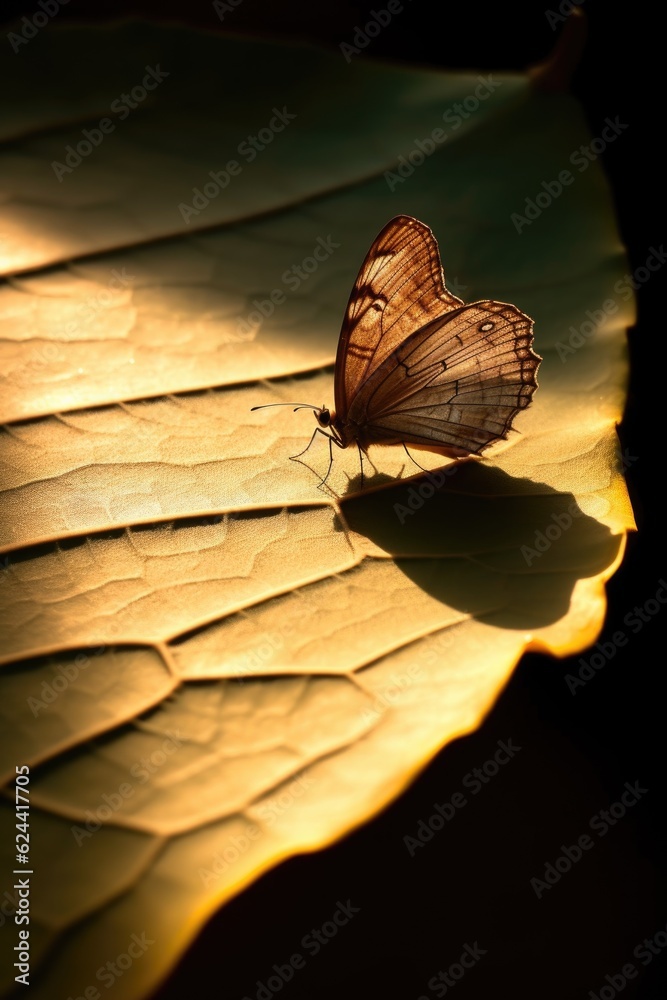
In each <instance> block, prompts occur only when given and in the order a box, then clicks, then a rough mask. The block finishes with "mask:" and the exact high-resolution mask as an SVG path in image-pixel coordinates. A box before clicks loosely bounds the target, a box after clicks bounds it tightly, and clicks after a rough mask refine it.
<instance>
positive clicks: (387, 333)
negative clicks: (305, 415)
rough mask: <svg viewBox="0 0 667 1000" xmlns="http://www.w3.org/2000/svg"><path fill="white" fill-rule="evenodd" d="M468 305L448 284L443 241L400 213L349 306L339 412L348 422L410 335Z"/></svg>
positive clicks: (338, 379) (339, 357)
mask: <svg viewBox="0 0 667 1000" xmlns="http://www.w3.org/2000/svg"><path fill="white" fill-rule="evenodd" d="M461 305H463V303H462V301H461V299H459V298H457V297H456V295H452V294H451V292H448V291H447V289H446V288H445V278H444V275H443V272H442V265H441V263H440V254H439V253H438V244H437V242H436V239H435V237H434V236H433V233H432V232H431V230H430V229H429V228H428V226H425V225H424V224H423V222H419V221H418V220H417V219H413V218H412V217H411V216H408V215H399V216H397V217H396V218H395V219H392V220H391V222H389V223H387V225H386V226H385V227H384V229H383V230H382V232H381V233H380V234H379V236H378V237H377V239H376V240H375V242H374V243H373V245H372V247H371V248H370V250H369V251H368V254H367V255H366V259H365V261H364V263H363V264H362V266H361V270H360V271H359V275H358V276H357V280H356V282H355V283H354V288H353V289H352V294H351V295H350V300H349V302H348V305H347V309H346V311H345V319H344V320H343V327H342V329H341V333H340V339H339V342H338V353H337V354H336V373H335V385H334V395H335V401H336V414H337V416H338V419H339V420H340V421H341V422H342V423H345V421H346V418H347V414H348V411H349V408H350V406H351V404H352V401H353V400H354V398H355V396H356V395H357V393H358V392H359V390H360V388H361V386H362V385H364V383H365V382H366V381H367V380H368V379H369V378H370V377H371V376H372V375H373V373H374V372H375V371H377V370H378V368H380V366H381V365H382V364H383V362H385V361H386V359H387V358H388V357H389V356H390V355H391V354H392V353H393V352H394V351H395V350H396V349H397V348H398V347H399V346H400V345H401V344H402V343H403V342H404V341H405V340H406V338H407V337H409V336H410V335H411V334H413V333H414V332H415V330H419V329H421V328H422V327H424V326H426V325H427V324H428V323H430V322H431V321H432V320H434V319H437V318H438V317H442V316H443V315H444V314H446V313H447V312H448V311H451V310H453V309H457V308H458V307H459V306H461Z"/></svg>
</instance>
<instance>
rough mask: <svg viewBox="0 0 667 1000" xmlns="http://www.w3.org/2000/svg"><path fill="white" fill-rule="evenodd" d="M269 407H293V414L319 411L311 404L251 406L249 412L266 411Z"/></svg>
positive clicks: (264, 404)
mask: <svg viewBox="0 0 667 1000" xmlns="http://www.w3.org/2000/svg"><path fill="white" fill-rule="evenodd" d="M269 406H293V407H294V412H295V413H296V411H297V410H301V409H304V410H314V411H315V412H317V411H318V410H319V409H320V407H319V406H314V405H313V404H312V403H263V404H262V405H261V406H251V407H250V412H251V413H252V411H253V410H266V409H267V408H268V407H269Z"/></svg>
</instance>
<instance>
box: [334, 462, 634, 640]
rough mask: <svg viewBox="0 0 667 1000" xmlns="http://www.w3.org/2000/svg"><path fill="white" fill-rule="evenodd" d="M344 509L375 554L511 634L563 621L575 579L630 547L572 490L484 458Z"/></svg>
mask: <svg viewBox="0 0 667 1000" xmlns="http://www.w3.org/2000/svg"><path fill="white" fill-rule="evenodd" d="M373 485H374V483H373ZM595 500H596V501H597V504H598V510H599V512H600V513H603V512H604V509H606V506H607V505H606V502H605V501H604V500H602V499H601V498H600V497H595ZM341 511H342V514H343V518H344V520H345V523H346V525H347V527H348V528H349V529H350V531H352V532H354V533H356V534H358V535H360V536H362V537H363V538H364V539H366V540H367V542H366V543H365V544H366V547H367V548H368V550H369V554H370V555H371V556H373V555H376V556H378V557H386V556H387V555H389V556H391V557H392V558H393V559H394V561H395V563H396V565H397V566H398V568H399V569H400V570H401V572H403V573H404V574H405V575H406V576H407V577H409V578H410V579H411V580H412V581H413V582H414V583H415V584H417V585H418V586H419V587H420V588H421V589H422V590H423V591H425V592H426V593H427V594H429V595H430V596H431V597H433V598H436V599H437V600H438V601H441V602H442V603H443V604H445V605H447V606H448V607H451V608H453V609H456V610H457V611H459V612H463V613H465V614H466V615H468V616H469V617H471V618H475V619H477V620H480V621H484V622H486V623H488V624H493V625H497V626H500V627H502V628H508V629H534V628H540V627H543V626H546V625H549V624H552V623H553V622H556V621H558V620H559V619H561V618H562V617H563V616H564V615H565V614H566V613H567V610H568V608H569V606H570V602H571V598H572V593H573V591H574V588H575V586H576V584H577V582H578V581H579V580H581V579H585V578H589V577H594V576H597V575H598V574H599V573H601V572H603V571H604V570H605V569H607V568H608V567H609V566H610V565H612V564H613V562H614V560H615V559H616V558H617V557H618V554H619V549H620V546H621V545H622V543H623V536H622V535H614V534H612V532H611V531H610V530H609V528H608V527H607V526H606V525H605V524H603V523H601V522H600V521H599V520H597V519H596V517H595V516H592V515H591V514H586V513H585V512H584V511H583V510H582V509H581V507H580V506H579V504H578V503H577V501H576V500H575V498H574V495H573V494H572V493H569V492H559V491H558V490H555V489H553V487H551V486H548V485H547V484H545V483H540V482H535V481H533V480H530V479H520V478H515V477H512V476H510V475H508V474H507V473H505V472H502V471H500V470H499V469H497V468H493V467H491V466H488V465H485V464H484V463H483V462H476V461H471V462H458V463H454V464H452V465H450V466H447V467H445V468H444V469H440V470H434V471H433V472H431V473H428V474H426V475H422V476H415V477H413V478H411V479H408V480H400V481H398V482H394V484H393V485H392V486H390V487H384V488H380V489H377V490H372V491H370V492H366V493H361V494H360V493H357V494H352V493H349V494H348V495H347V496H345V497H344V498H342V500H341ZM368 542H370V543H371V544H370V546H369V545H368ZM362 544H363V543H362Z"/></svg>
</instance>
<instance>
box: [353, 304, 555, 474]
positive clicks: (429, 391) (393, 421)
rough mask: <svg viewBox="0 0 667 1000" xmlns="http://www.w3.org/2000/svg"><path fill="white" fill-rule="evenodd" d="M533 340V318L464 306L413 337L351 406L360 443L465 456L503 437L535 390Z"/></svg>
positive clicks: (495, 307) (503, 308)
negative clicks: (406, 446) (408, 446)
mask: <svg viewBox="0 0 667 1000" xmlns="http://www.w3.org/2000/svg"><path fill="white" fill-rule="evenodd" d="M532 341H533V321H532V320H531V319H530V317H529V316H526V315H525V313H522V312H521V311H520V310H519V309H517V308H516V307H515V306H513V305H509V304H507V303H504V302H492V301H483V302H474V303H472V304H470V305H466V306H462V307H461V308H459V309H456V310H455V311H453V312H448V313H446V314H445V315H444V316H442V317H440V318H439V319H436V320H434V321H432V322H431V323H429V324H428V325H427V326H425V327H423V328H422V329H421V330H417V331H416V332H413V334H412V336H410V337H408V338H407V339H406V340H405V341H404V343H403V344H401V345H400V346H399V347H397V348H396V349H395V350H394V351H393V352H392V354H391V356H390V357H388V358H386V359H385V360H384V362H383V363H382V365H381V366H380V367H379V368H377V369H376V370H375V371H374V372H373V374H372V375H371V377H370V378H369V379H368V380H367V381H366V382H365V383H364V385H363V386H362V388H361V389H360V391H359V392H358V394H357V396H356V397H355V399H354V401H353V404H352V406H351V407H350V412H349V414H348V419H349V421H350V422H351V423H352V424H353V425H354V426H355V427H357V428H361V435H360V443H361V444H362V445H368V444H373V443H377V444H390V443H396V442H405V443H406V444H413V445H416V446H421V447H424V448H430V449H431V450H433V451H439V452H441V453H442V454H449V455H466V454H470V453H476V452H480V451H481V450H482V449H483V448H485V447H486V446H487V445H489V444H491V442H492V441H495V440H497V439H498V438H504V437H507V434H508V432H509V430H510V427H511V426H512V421H513V419H514V417H515V416H516V414H517V413H518V412H519V411H520V410H522V409H524V408H525V407H526V406H528V404H529V403H530V401H531V398H532V395H533V392H534V391H535V389H536V388H537V379H536V374H537V369H538V367H539V363H540V361H541V360H542V359H541V358H540V357H539V355H537V354H535V353H534V352H533V351H532V349H531V345H532ZM358 436H359V435H358Z"/></svg>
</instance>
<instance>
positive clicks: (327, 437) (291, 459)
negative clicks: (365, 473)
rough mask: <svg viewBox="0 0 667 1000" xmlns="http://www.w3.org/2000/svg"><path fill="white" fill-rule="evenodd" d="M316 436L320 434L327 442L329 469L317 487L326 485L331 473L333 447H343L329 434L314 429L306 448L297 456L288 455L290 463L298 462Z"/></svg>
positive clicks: (319, 429)
mask: <svg viewBox="0 0 667 1000" xmlns="http://www.w3.org/2000/svg"><path fill="white" fill-rule="evenodd" d="M316 434H321V435H322V437H325V438H326V439H327V441H328V442H329V468H328V469H327V474H326V476H325V477H324V479H322V480H321V481H320V483H319V486H323V485H324V484H325V483H326V481H327V479H328V478H329V473H330V472H331V466H332V465H333V445H334V444H335V445H336V447H337V448H342V447H343V445H342V444H340V443H339V442H338V441H337V440H336V438H335V437H333V436H332V435H331V434H327V432H326V431H323V430H322V428H321V427H316V428H315V430H314V431H313V433H312V436H311V438H310V441H309V442H308V444H307V445H306V447H305V448H304V449H303V451H300V452H299V453H298V455H290V462H298V460H299V459H300V458H301V456H302V455H305V454H306V452H307V451H308V449H309V448H310V446H311V444H312V443H313V441H314V440H315V435H316ZM301 464H302V465H303V464H304V463H303V462H302V463H301ZM307 468H310V466H307ZM311 471H314V470H311Z"/></svg>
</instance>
